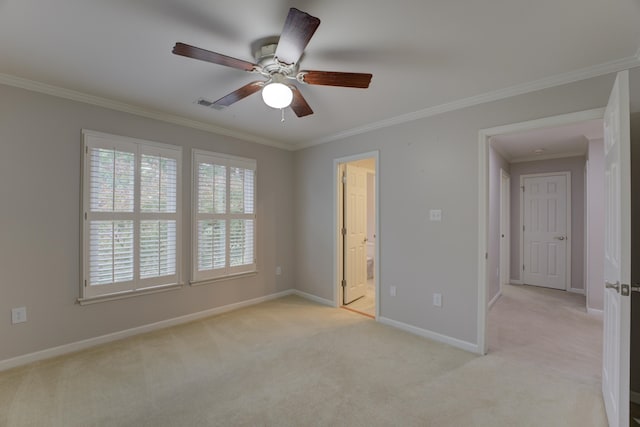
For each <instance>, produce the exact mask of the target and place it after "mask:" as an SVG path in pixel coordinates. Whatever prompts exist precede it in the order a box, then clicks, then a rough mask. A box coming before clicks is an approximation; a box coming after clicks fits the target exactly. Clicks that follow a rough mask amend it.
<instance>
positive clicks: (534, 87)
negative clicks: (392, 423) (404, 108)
mask: <svg viewBox="0 0 640 427" xmlns="http://www.w3.org/2000/svg"><path fill="white" fill-rule="evenodd" d="M638 66H640V49H639V50H638V51H637V52H636V53H635V55H633V56H628V57H625V58H620V59H616V60H613V61H609V62H604V63H602V64H596V65H592V66H589V67H585V68H581V69H579V70H574V71H569V72H567V73H562V74H556V75H554V76H550V77H545V78H542V79H538V80H534V81H531V82H527V83H522V84H518V85H514V86H510V87H507V88H503V89H498V90H494V91H491V92H486V93H483V94H479V95H475V96H470V97H467V98H462V99H459V100H455V101H451V102H447V103H444V104H440V105H435V106H432V107H428V108H424V109H421V110H418V111H415V112H412V113H408V114H402V115H400V116H396V117H391V118H389V119H386V120H380V121H378V122H375V123H370V124H367V125H364V126H359V127H356V128H352V129H348V130H345V131H342V132H337V133H334V134H332V135H327V136H323V137H320V138H316V139H312V140H309V141H302V142H300V143H297V144H288V143H284V142H282V141H275V140H272V139H268V138H263V137H261V136H258V135H254V134H250V133H246V132H239V131H235V130H231V129H227V128H224V127H221V126H216V125H213V124H210V123H205V122H201V121H197V120H192V119H188V118H186V117H182V116H178V115H174V114H170V113H166V112H161V111H157V110H152V109H149V108H144V107H141V106H137V105H133V104H128V103H125V102H120V101H115V100H111V99H108V98H103V97H99V96H95V95H90V94H86V93H83V92H79V91H75V90H71V89H67V88H62V87H59V86H53V85H49V84H46V83H41V82H37V81H33V80H28V79H25V78H22V77H17V76H12V75H10V74H2V73H0V84H4V85H7V86H13V87H18V88H22V89H26V90H30V91H34V92H40V93H44V94H47V95H53V96H57V97H59V98H65V99H70V100H73V101H78V102H84V103H86V104H91V105H96V106H99V107H104V108H109V109H112V110H116V111H122V112H125V113H130V114H135V115H138V116H142V117H147V118H151V119H156V120H161V121H164V122H167V123H173V124H177V125H180V126H186V127H190V128H194V129H199V130H203V131H206V132H212V133H216V134H218V135H225V136H230V137H233V138H238V139H242V140H244V141H249V142H255V143H258V144H264V145H269V146H272V147H277V148H281V149H283V150H292V151H295V150H301V149H304V148H308V147H312V146H314V145H320V144H325V143H328V142H332V141H337V140H340V139H344V138H347V137H350V136H355V135H360V134H363V133H367V132H371V131H374V130H378V129H383V128H386V127H390V126H395V125H398V124H402V123H407V122H411V121H414V120H419V119H424V118H427V117H432V116H436V115H438V114H442V113H447V112H450V111H455V110H461V109H463V108H467V107H473V106H475V105H480V104H484V103H487V102H492V101H498V100H501V99H506V98H510V97H512V96H517V95H523V94H525V93H530V92H535V91H538V90H543V89H548V88H551V87H554V86H560V85H563V84H568V83H574V82H577V81H580V80H586V79H589V78H593V77H598V76H602V75H605V74H609V73H615V72H618V71H622V70H628V69H630V68H635V67H638Z"/></svg>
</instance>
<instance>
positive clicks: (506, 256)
mask: <svg viewBox="0 0 640 427" xmlns="http://www.w3.org/2000/svg"><path fill="white" fill-rule="evenodd" d="M498 277H499V279H498V281H499V282H500V283H498V289H499V291H498V295H500V294H502V286H503V285H504V284H505V283H508V282H509V281H510V280H511V175H510V174H509V173H508V172H507V171H505V170H504V169H502V168H500V274H499V275H498ZM490 305H491V303H490Z"/></svg>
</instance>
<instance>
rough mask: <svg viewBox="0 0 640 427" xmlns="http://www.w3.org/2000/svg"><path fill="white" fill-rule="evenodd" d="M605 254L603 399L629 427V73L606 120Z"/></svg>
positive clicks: (614, 422) (622, 426)
mask: <svg viewBox="0 0 640 427" xmlns="http://www.w3.org/2000/svg"><path fill="white" fill-rule="evenodd" d="M604 151H605V188H604V201H605V249H604V280H605V290H604V338H603V343H604V348H603V354H602V395H603V398H604V402H605V407H606V411H607V418H608V420H609V426H610V427H628V426H629V356H630V347H629V344H630V342H629V341H630V336H631V297H630V296H629V294H630V286H629V285H630V281H631V165H630V155H631V152H630V133H629V72H628V71H622V72H620V73H618V76H617V78H616V81H615V84H614V86H613V90H612V91H611V96H610V97H609V103H608V104H607V109H606V111H605V117H604Z"/></svg>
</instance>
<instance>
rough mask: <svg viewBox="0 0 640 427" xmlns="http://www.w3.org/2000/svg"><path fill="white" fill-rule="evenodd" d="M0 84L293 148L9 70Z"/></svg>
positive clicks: (0, 75)
mask: <svg viewBox="0 0 640 427" xmlns="http://www.w3.org/2000/svg"><path fill="white" fill-rule="evenodd" d="M0 84H4V85H7V86H13V87H17V88H20V89H26V90H30V91H32V92H39V93H43V94H45V95H51V96H56V97H58V98H63V99H70V100H72V101H77V102H82V103H85V104H89V105H95V106H97V107H103V108H108V109H110V110H115V111H121V112H123V113H129V114H134V115H136V116H141V117H146V118H148V119H155V120H160V121H162V122H166V123H172V124H175V125H179V126H185V127H188V128H192V129H198V130H203V131H206V132H211V133H215V134H218V135H224V136H230V137H232V138H238V139H241V140H243V141H248V142H255V143H258V144H263V145H269V146H272V147H276V148H281V149H283V150H293V149H294V147H292V145H291V144H286V143H283V142H280V141H274V140H272V139H268V138H263V137H260V136H257V135H253V134H250V133H247V132H239V131H235V130H231V129H227V128H224V127H222V126H216V125H213V124H210V123H205V122H201V121H197V120H192V119H188V118H186V117H182V116H178V115H175V114H170V113H166V112H163V111H158V110H153V109H150V108H144V107H140V106H137V105H133V104H128V103H125V102H120V101H115V100H112V99H108V98H103V97H100V96H96V95H90V94H87V93H84V92H79V91H76V90H72V89H67V88H63V87H59V86H53V85H50V84H46V83H40V82H37V81H33V80H28V79H23V78H22V77H16V76H12V75H9V74H2V73H0Z"/></svg>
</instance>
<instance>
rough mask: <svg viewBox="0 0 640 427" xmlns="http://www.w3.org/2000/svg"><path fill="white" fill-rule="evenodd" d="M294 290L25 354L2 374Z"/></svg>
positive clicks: (2, 366)
mask: <svg viewBox="0 0 640 427" xmlns="http://www.w3.org/2000/svg"><path fill="white" fill-rule="evenodd" d="M294 293H295V291H294V290H293V289H288V290H286V291H282V292H276V293H273V294H270V295H265V296H263V297H258V298H253V299H250V300H246V301H240V302H236V303H232V304H227V305H223V306H220V307H215V308H212V309H209V310H204V311H199V312H197V313H191V314H186V315H184V316H179V317H174V318H172V319H167V320H161V321H159V322H155V323H149V324H147V325H142V326H137V327H135V328H130V329H125V330H123V331H118V332H113V333H110V334H106V335H101V336H99V337H94V338H88V339H85V340H81V341H76V342H72V343H69V344H63V345H60V346H57V347H51V348H47V349H44V350H40V351H36V352H33V353H28V354H24V355H21V356H17V357H13V358H11V359H5V360H0V372H2V371H4V370H7V369H11V368H15V367H18V366H22V365H26V364H28V363H32V362H37V361H39V360H44V359H49V358H52V357H56V356H62V355H64V354H68V353H73V352H76V351H80V350H84V349H87V348H90V347H95V346H97V345H100V344H106V343H109V342H112V341H117V340H121V339H123V338H127V337H131V336H134V335H139V334H143V333H145V332H151V331H155V330H158V329H164V328H168V327H171V326H176V325H180V324H183V323H187V322H193V321H194V320H200V319H204V318H206V317H211V316H215V315H217V314H222V313H226V312H228V311H232V310H237V309H239V308H244V307H248V306H251V305H255V304H260V303H262V302H266V301H271V300H274V299H278V298H282V297H285V296H288V295H292V294H294Z"/></svg>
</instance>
